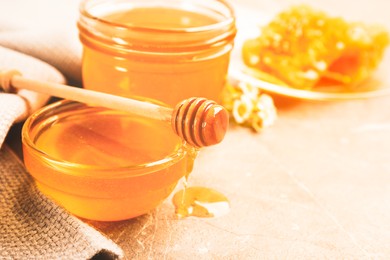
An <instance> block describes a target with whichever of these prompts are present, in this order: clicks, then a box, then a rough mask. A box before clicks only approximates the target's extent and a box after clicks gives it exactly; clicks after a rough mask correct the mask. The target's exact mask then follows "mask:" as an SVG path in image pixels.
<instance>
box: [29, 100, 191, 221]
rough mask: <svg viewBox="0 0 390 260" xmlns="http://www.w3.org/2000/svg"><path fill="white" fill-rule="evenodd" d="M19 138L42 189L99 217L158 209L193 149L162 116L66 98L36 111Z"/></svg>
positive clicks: (66, 204) (83, 214) (183, 173)
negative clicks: (160, 118)
mask: <svg viewBox="0 0 390 260" xmlns="http://www.w3.org/2000/svg"><path fill="white" fill-rule="evenodd" d="M22 143H23V157H24V163H25V166H26V168H27V170H28V171H29V173H30V174H31V175H32V177H33V178H34V180H35V182H36V184H37V187H38V188H39V190H40V191H41V192H42V193H43V194H45V195H46V196H48V197H49V198H51V199H53V200H54V201H56V202H57V203H58V204H59V205H61V206H63V207H64V208H65V209H67V210H68V211H69V212H71V213H73V214H75V215H77V216H80V217H83V218H87V219H92V220H100V221H116V220H124V219H129V218H133V217H136V216H139V215H142V214H145V213H147V212H149V211H150V210H152V209H154V208H155V207H156V206H158V205H159V204H160V203H161V202H162V201H163V200H164V199H166V198H167V197H168V196H169V195H170V193H171V192H172V191H173V189H174V188H175V186H176V184H177V182H178V181H179V180H180V179H181V178H182V177H185V176H188V174H189V173H190V172H191V170H192V167H193V163H194V160H195V157H196V150H195V148H192V147H190V146H187V145H186V144H185V142H183V141H182V140H181V139H180V138H179V137H178V136H177V135H176V134H174V132H173V131H172V129H171V127H170V125H169V124H168V123H166V122H164V121H161V120H154V119H148V118H145V117H141V116H135V115H131V114H128V113H125V112H121V111H115V110H110V109H106V108H101V107H93V106H89V105H86V104H82V103H78V102H74V101H66V100H64V101H58V102H56V103H53V104H51V105H48V106H46V107H45V108H43V109H41V110H39V111H37V112H35V113H34V114H33V115H31V116H30V117H29V118H28V119H27V120H26V122H25V124H24V125H23V129H22Z"/></svg>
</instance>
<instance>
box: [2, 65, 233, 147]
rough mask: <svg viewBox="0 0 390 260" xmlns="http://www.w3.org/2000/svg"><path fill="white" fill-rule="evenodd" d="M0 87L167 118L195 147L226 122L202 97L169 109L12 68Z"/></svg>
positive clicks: (219, 133) (218, 135)
mask: <svg viewBox="0 0 390 260" xmlns="http://www.w3.org/2000/svg"><path fill="white" fill-rule="evenodd" d="M0 86H1V87H2V88H3V89H4V91H5V92H13V93H17V89H27V90H32V91H35V92H39V93H43V94H47V95H50V96H55V97H59V98H64V99H69V100H74V101H78V102H81V103H86V104H91V105H97V106H102V107H106V108H110V109H115V110H121V111H126V112H129V113H133V114H137V115H141V116H144V117H147V118H152V119H158V120H164V121H168V122H170V123H171V125H172V129H173V131H174V132H175V133H176V134H177V135H178V136H180V137H181V138H182V139H183V140H185V141H186V142H187V143H188V144H190V145H192V146H194V147H204V146H210V145H214V144H217V143H219V142H221V141H222V140H223V138H224V136H225V133H226V131H227V127H228V123H229V115H228V112H227V111H226V109H225V108H224V107H223V106H221V105H218V104H217V103H216V102H214V101H211V100H208V99H205V98H196V97H193V98H189V99H186V100H183V101H181V102H180V103H179V104H177V105H176V107H175V108H174V109H172V108H168V107H163V106H159V105H155V104H152V103H148V102H143V101H139V100H135V99H130V98H126V97H121V96H116V95H111V94H106V93H102V92H98V91H93V90H88V89H83V88H77V87H72V86H68V85H63V84H57V83H52V82H43V81H38V80H32V79H27V78H24V77H22V75H21V73H20V72H18V71H15V70H10V71H3V72H1V73H0Z"/></svg>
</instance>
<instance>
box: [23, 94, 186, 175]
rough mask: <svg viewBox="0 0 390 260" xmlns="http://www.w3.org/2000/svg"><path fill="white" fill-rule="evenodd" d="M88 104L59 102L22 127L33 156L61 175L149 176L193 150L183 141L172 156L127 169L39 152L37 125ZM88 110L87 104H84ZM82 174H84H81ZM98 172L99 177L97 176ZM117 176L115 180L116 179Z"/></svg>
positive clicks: (42, 110)
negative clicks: (61, 110) (61, 111)
mask: <svg viewBox="0 0 390 260" xmlns="http://www.w3.org/2000/svg"><path fill="white" fill-rule="evenodd" d="M78 104H80V105H85V104H82V103H79V102H77V101H71V100H60V101H56V102H54V103H52V104H50V105H47V106H45V107H43V108H41V109H39V110H38V111H36V112H35V113H33V114H32V115H31V116H29V117H28V118H27V120H26V121H25V123H24V124H23V127H22V143H23V145H24V146H26V149H29V150H30V151H29V152H31V153H34V154H35V155H37V156H40V157H41V158H42V159H43V160H44V161H45V162H47V163H49V164H50V165H52V166H54V167H56V168H57V169H61V170H60V172H61V174H67V175H72V176H77V177H94V178H105V177H107V176H109V177H110V178H121V177H128V176H130V175H131V177H136V176H141V175H147V174H148V173H150V172H153V171H155V170H158V169H162V168H165V167H169V166H170V165H172V164H174V163H176V162H178V161H179V160H181V159H183V158H184V157H185V156H186V155H187V153H188V150H189V149H193V148H192V147H189V146H188V145H187V144H186V143H185V142H184V141H182V144H181V145H180V147H178V148H177V149H175V150H174V151H173V152H172V153H170V154H167V155H166V156H165V157H164V158H161V159H158V160H156V161H152V162H146V163H143V164H138V165H124V166H114V167H113V166H98V165H88V164H82V163H75V162H71V161H67V160H61V159H60V158H57V157H55V156H52V155H51V154H48V153H46V152H44V151H42V150H41V149H39V148H38V147H37V146H36V145H35V143H34V141H33V139H34V136H36V135H34V136H31V133H30V130H31V129H32V128H33V127H34V124H37V123H39V122H41V121H40V120H42V121H44V120H47V119H48V118H49V117H51V116H56V114H55V113H54V110H55V109H58V108H64V107H66V106H72V105H78ZM85 106H86V107H87V106H88V105H85ZM72 169H77V174H73V171H72ZM113 171H114V172H115V173H116V174H115V175H112V172H113ZM80 173H82V174H80ZM97 173H98V174H97ZM114 176H115V177H114Z"/></svg>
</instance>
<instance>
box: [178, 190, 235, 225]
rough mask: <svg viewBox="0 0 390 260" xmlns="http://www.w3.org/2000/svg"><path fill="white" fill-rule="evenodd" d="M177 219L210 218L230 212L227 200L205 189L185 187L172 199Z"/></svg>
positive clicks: (217, 193)
mask: <svg viewBox="0 0 390 260" xmlns="http://www.w3.org/2000/svg"><path fill="white" fill-rule="evenodd" d="M172 201H173V204H174V206H175V209H176V210H175V213H176V215H177V216H178V217H179V218H185V217H191V216H193V217H200V218H212V217H219V216H222V215H225V214H227V213H228V212H229V211H230V204H229V201H228V199H227V198H226V197H225V195H223V194H222V193H220V192H218V191H216V190H213V189H210V188H205V187H186V188H184V189H182V190H180V191H178V192H177V193H175V195H174V196H173V198H172Z"/></svg>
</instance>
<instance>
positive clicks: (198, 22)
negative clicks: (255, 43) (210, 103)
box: [78, 0, 236, 106]
mask: <svg viewBox="0 0 390 260" xmlns="http://www.w3.org/2000/svg"><path fill="white" fill-rule="evenodd" d="M78 27H79V31H80V39H81V41H82V43H83V46H84V48H83V49H84V51H83V61H82V75H83V85H84V87H85V88H88V89H94V90H98V91H102V92H107V93H112V94H117V95H121V96H127V97H133V98H137V97H140V98H142V99H145V98H150V99H153V100H159V101H162V102H164V103H165V104H168V105H170V106H174V105H176V104H177V103H178V102H180V101H181V100H184V99H186V98H189V97H192V96H200V97H206V98H208V99H212V100H215V101H220V98H221V92H222V89H223V87H224V85H225V81H226V74H227V69H228V64H229V55H230V51H231V49H232V47H233V40H234V37H235V34H236V28H235V20H234V15H233V11H232V9H231V7H230V6H229V5H228V4H227V3H225V2H224V1H214V0H212V1H202V0H200V1H180V0H164V1H149V0H145V1H134V0H120V1H109V0H107V1H100V2H99V3H98V4H94V3H93V1H85V2H84V3H83V4H82V6H81V16H80V20H79V23H78Z"/></svg>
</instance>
